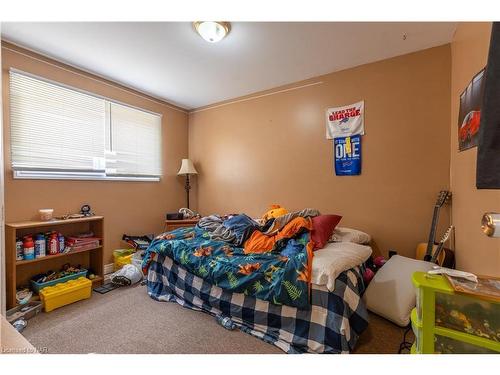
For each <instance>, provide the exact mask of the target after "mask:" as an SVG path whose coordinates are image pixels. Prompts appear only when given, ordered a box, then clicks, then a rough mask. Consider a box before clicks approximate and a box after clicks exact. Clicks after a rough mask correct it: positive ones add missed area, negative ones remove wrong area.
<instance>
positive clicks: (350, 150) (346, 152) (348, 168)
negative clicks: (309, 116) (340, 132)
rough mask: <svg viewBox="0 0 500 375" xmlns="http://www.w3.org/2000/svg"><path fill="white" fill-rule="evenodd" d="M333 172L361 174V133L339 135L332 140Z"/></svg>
mask: <svg viewBox="0 0 500 375" xmlns="http://www.w3.org/2000/svg"><path fill="white" fill-rule="evenodd" d="M333 151H334V153H335V174H336V175H337V176H356V175H359V174H361V135H359V134H357V135H353V136H350V137H339V138H335V139H334V140H333Z"/></svg>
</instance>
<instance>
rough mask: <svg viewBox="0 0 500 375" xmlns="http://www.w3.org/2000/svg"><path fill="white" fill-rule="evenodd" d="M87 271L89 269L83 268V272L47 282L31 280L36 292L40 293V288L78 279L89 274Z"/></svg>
mask: <svg viewBox="0 0 500 375" xmlns="http://www.w3.org/2000/svg"><path fill="white" fill-rule="evenodd" d="M87 272H88V271H87V270H82V271H81V272H78V273H75V274H73V275H68V276H64V277H61V278H59V279H55V280H51V281H47V282H45V283H37V282H35V281H33V280H31V287H32V289H33V291H34V292H35V293H40V290H42V289H43V288H46V287H48V286H53V285H56V284H60V283H64V282H66V281H69V280H74V279H78V278H80V277H85V276H87Z"/></svg>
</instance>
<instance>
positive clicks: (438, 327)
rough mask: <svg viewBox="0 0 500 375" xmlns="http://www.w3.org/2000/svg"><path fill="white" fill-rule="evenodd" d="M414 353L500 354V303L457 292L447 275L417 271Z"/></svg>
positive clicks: (412, 315) (413, 319) (413, 321)
mask: <svg viewBox="0 0 500 375" xmlns="http://www.w3.org/2000/svg"><path fill="white" fill-rule="evenodd" d="M412 281H413V285H415V287H416V290H417V304H416V308H414V309H413V311H412V313H411V325H412V329H413V332H414V333H415V342H414V344H413V346H412V350H411V353H413V354H432V353H442V354H453V353H457V354H466V353H497V354H498V353H500V301H498V299H495V298H486V297H484V296H482V295H473V294H464V293H460V292H456V291H455V290H454V289H453V287H452V286H451V285H450V283H449V282H448V280H447V279H446V277H445V276H442V275H429V274H427V273H425V272H415V273H414V274H413V276H412Z"/></svg>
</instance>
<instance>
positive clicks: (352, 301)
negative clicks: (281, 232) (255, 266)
mask: <svg viewBox="0 0 500 375" xmlns="http://www.w3.org/2000/svg"><path fill="white" fill-rule="evenodd" d="M191 230H193V229H186V228H182V229H178V230H176V231H173V232H170V233H167V234H163V235H161V236H159V237H158V238H157V239H156V240H155V241H156V242H153V244H152V246H151V247H150V249H148V253H147V255H146V258H145V261H144V267H145V271H147V290H148V294H149V295H150V296H151V297H152V298H153V299H155V300H158V301H169V302H176V303H178V304H180V305H181V306H184V307H186V308H189V309H193V310H198V311H203V312H205V313H208V314H211V315H219V314H222V315H224V316H228V317H230V318H231V319H232V321H233V322H234V324H235V325H236V326H237V327H238V328H239V329H240V330H242V331H243V332H246V333H248V334H251V335H253V336H255V337H258V338H260V339H262V340H264V341H266V342H268V343H270V344H273V345H275V346H277V347H278V348H280V349H281V350H283V351H284V352H286V353H349V352H350V351H351V350H352V349H353V348H354V346H355V344H356V342H357V340H358V337H359V335H360V334H361V333H362V332H363V331H364V329H365V328H366V327H367V325H368V314H367V311H366V307H365V305H364V303H363V301H362V299H361V296H362V294H363V292H364V289H365V286H364V283H363V277H362V272H363V270H364V268H363V265H362V263H363V262H364V260H366V258H367V257H368V256H369V254H371V249H370V248H369V247H367V246H362V245H358V244H353V243H342V242H340V243H332V244H329V245H328V246H327V247H326V248H325V249H322V250H319V251H316V252H315V254H316V255H315V256H314V257H313V258H312V260H313V261H312V267H311V269H310V270H309V272H310V273H311V277H310V279H309V281H310V282H309V283H306V284H305V285H307V298H306V299H305V301H306V303H304V300H303V299H297V300H296V301H292V300H290V299H287V298H285V297H287V293H286V288H281V289H283V291H280V290H279V289H280V286H281V285H285V284H286V283H287V282H288V280H278V281H277V282H275V281H276V280H274V279H272V280H271V279H269V280H268V281H269V283H270V284H269V286H270V287H269V289H268V290H267V289H265V288H262V287H260V288H259V290H258V291H257V290H256V288H255V285H260V282H259V283H258V284H256V281H255V280H257V281H259V280H261V281H262V283H263V284H265V283H264V281H263V280H264V279H253V280H250V279H248V278H249V277H250V276H249V275H247V274H245V275H244V276H242V275H240V276H241V278H242V281H241V283H240V284H237V283H235V284H234V285H233V284H230V283H225V279H221V278H220V277H219V278H217V277H215V276H214V277H213V278H210V277H208V276H207V274H206V273H202V274H200V273H199V271H198V270H199V269H200V264H201V266H204V264H203V263H199V262H200V261H202V259H201V258H202V257H200V256H199V255H198V257H196V256H191V258H192V260H191V261H187V260H186V253H187V252H189V251H191V253H192V254H197V253H200V248H201V249H203V247H202V246H200V243H201V242H200V243H196V244H193V243H192V241H193V238H194V237H196V238H198V237H199V238H200V241H205V242H206V241H209V240H207V235H206V232H205V231H204V229H202V228H199V227H197V228H196V231H195V232H196V233H195V234H193V232H190V231H191ZM193 231H194V230H193ZM301 235H302V236H307V235H308V234H307V231H302V232H301ZM176 237H177V238H176ZM295 238H296V239H297V238H298V237H295ZM306 240H307V238H306ZM205 242H203V243H205ZM288 242H290V241H288ZM305 242H306V241H305ZM305 242H304V243H305ZM298 243H302V242H301V238H298V240H297V242H295V243H294V245H295V248H297V246H299V245H297V244H298ZM217 244H218V243H217V242H210V245H211V246H210V247H211V248H212V247H213V248H214V250H213V254H209V259H212V260H211V262H212V263H215V261H214V260H213V257H216V258H218V259H219V258H220V259H219V263H221V264H223V267H235V265H233V264H227V263H224V262H227V260H224V259H223V257H220V256H217V254H223V255H224V253H223V252H222V250H224V252H225V253H226V254H227V243H226V244H225V245H220V246H221V249H222V250H221V252H218V248H217V246H218V245H217ZM189 249H191V250H189ZM231 249H232V253H231V258H230V260H231V262H238V261H239V260H238V259H239V256H238V255H239V254H238V253H237V251H238V250H239V249H240V247H238V246H236V245H235V246H232V247H231ZM241 249H242V248H241ZM305 251H306V250H305V246H304V252H305ZM202 252H203V251H202ZM233 253H234V254H233ZM284 253H285V250H283V251H282V254H284ZM287 254H289V253H287ZM301 254H304V253H300V251H299V252H297V254H296V255H297V256H298V257H299V259H303V258H304V256H302V257H301ZM353 254H354V256H353ZM367 254H368V256H367ZM204 255H206V254H204ZM253 255H255V254H253ZM253 255H252V259H254V262H255V259H257V260H258V261H259V262H261V263H262V264H268V267H274V268H277V267H276V264H281V263H273V262H274V260H275V259H274V258H272V259H271V258H269V257H268V258H266V256H267V254H258V255H257V256H256V257H254V256H253ZM281 258H282V257H281ZM281 258H279V259H276V261H282V259H281ZM292 258H293V256H290V259H289V260H287V265H288V264H289V263H292V262H291V261H290V260H291V259H292ZM241 259H246V258H245V257H243V255H242V258H241ZM270 259H271V260H270ZM223 260H224V262H223ZM266 262H271V263H266ZM301 264H302V263H301ZM194 265H196V267H195V266H194ZM239 267H240V268H241V265H239ZM291 267H298V266H297V264H293V263H292V264H291ZM282 268H284V270H283V272H282V275H283V276H282V277H288V279H289V280H291V281H292V279H290V278H289V274H290V272H288V271H287V269H286V267H285V266H283V267H282ZM225 270H226V271H224V272H221V275H224V274H227V273H228V272H227V268H225ZM260 271H262V275H261V274H259V272H260ZM264 271H265V268H264V267H262V268H261V269H260V270H257V271H255V272H254V273H253V274H252V275H251V276H252V277H254V276H255V277H257V278H258V277H260V276H262V277H264V275H265V272H264ZM297 273H298V274H302V273H303V272H302V271H300V272H297ZM214 275H215V273H214ZM222 277H223V276H222ZM297 279H300V277H297ZM230 280H231V279H230ZM271 281H272V283H271ZM302 284H303V283H302V282H300V281H298V282H296V284H295V285H293V286H294V287H296V286H297V287H298V286H299V285H302ZM249 285H250V286H249ZM301 291H304V290H301ZM304 294H305V293H304Z"/></svg>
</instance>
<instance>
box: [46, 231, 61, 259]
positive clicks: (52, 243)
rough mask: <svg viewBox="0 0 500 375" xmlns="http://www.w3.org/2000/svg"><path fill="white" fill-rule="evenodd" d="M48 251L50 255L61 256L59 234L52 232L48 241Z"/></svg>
mask: <svg viewBox="0 0 500 375" xmlns="http://www.w3.org/2000/svg"><path fill="white" fill-rule="evenodd" d="M48 249H49V254H50V255H56V254H59V240H58V239H57V233H56V232H51V233H50V236H49V240H48Z"/></svg>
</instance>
